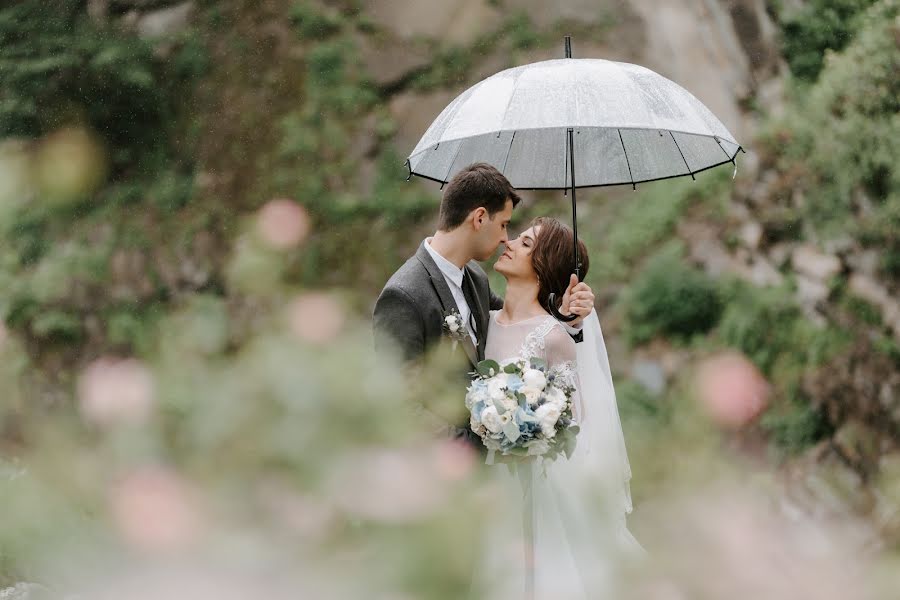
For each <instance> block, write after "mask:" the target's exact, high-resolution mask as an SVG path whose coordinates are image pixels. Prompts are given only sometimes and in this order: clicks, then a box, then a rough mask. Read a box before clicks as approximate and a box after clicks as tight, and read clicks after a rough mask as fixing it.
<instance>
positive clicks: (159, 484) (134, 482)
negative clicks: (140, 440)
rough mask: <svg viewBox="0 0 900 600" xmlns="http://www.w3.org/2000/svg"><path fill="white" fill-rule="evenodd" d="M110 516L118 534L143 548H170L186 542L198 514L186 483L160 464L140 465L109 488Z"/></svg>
mask: <svg viewBox="0 0 900 600" xmlns="http://www.w3.org/2000/svg"><path fill="white" fill-rule="evenodd" d="M111 504H112V513H113V519H114V520H115V523H116V526H117V527H118V529H119V532H120V533H121V534H122V537H123V538H124V539H125V540H126V541H127V542H128V543H129V544H131V545H133V546H134V547H136V548H138V549H141V550H147V551H172V550H179V549H183V548H185V547H186V546H188V545H190V544H191V543H192V542H193V541H194V540H195V539H196V537H197V535H198V533H199V530H200V516H199V512H198V510H197V507H196V504H195V502H194V501H193V499H192V498H191V494H190V493H189V491H188V487H187V484H186V483H185V482H184V481H183V480H182V479H181V478H180V477H179V476H178V475H177V474H176V473H174V472H172V471H171V470H169V469H166V468H163V467H144V468H142V469H139V470H137V471H134V472H132V473H129V474H128V475H127V476H125V478H124V479H123V480H122V481H120V482H119V483H118V484H117V485H115V486H114V487H113V488H112V493H111Z"/></svg>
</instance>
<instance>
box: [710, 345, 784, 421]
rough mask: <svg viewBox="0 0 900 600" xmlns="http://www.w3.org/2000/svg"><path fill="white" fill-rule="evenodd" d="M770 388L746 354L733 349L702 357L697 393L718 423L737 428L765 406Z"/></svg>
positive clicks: (757, 414)
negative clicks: (709, 356)
mask: <svg viewBox="0 0 900 600" xmlns="http://www.w3.org/2000/svg"><path fill="white" fill-rule="evenodd" d="M770 394H771V387H770V386H769V384H768V382H767V381H766V379H765V377H763V375H762V373H760V372H759V369H757V368H756V365H754V364H753V363H752V362H750V361H749V360H748V359H747V358H746V357H745V356H743V355H741V354H737V353H733V352H729V353H726V354H720V355H718V356H714V357H711V358H708V359H706V360H704V361H703V362H702V363H701V364H700V367H699V369H698V371H697V395H698V398H699V400H700V403H701V405H702V406H703V409H704V410H705V411H706V412H707V414H708V415H709V417H710V418H711V419H712V420H713V421H714V422H715V423H716V424H718V425H719V426H721V427H725V428H728V429H737V428H740V427H743V426H745V425H747V424H749V423H750V422H751V421H753V420H754V419H756V417H758V416H759V415H760V414H761V413H762V412H763V411H764V410H765V408H766V406H767V404H768V401H769V395H770Z"/></svg>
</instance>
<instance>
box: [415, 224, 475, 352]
mask: <svg viewBox="0 0 900 600" xmlns="http://www.w3.org/2000/svg"><path fill="white" fill-rule="evenodd" d="M416 258H417V259H418V260H419V262H420V263H422V266H423V267H425V270H426V271H427V272H428V277H429V278H430V279H431V285H432V286H433V287H434V291H435V292H437V296H438V299H439V300H440V303H441V311H442V312H443V313H444V314H445V315H446V314H447V313H448V312H450V310H451V309H456V310H457V311H459V307H458V306H457V305H456V300H454V299H453V293H452V292H451V291H450V287H449V286H448V285H447V280H445V279H444V274H443V273H441V270H440V269H439V268H438V266H437V265H436V264H435V263H434V259H432V258H431V255H430V254H428V250H426V249H425V242H422V244H421V245H419V249H418V250H417V251H416ZM469 308H470V309H472V307H469ZM472 310H474V309H472ZM476 314H477V313H476ZM443 326H444V324H443V323H441V329H442V330H443ZM480 326H481V324H480V321H479V327H480ZM479 331H480V330H479ZM478 345H479V347H480V346H481V339H480V337H479V343H478ZM460 346H462V347H463V350H465V352H466V356H468V357H469V362H471V363H472V366H473V367H474V366H477V365H478V356H479V352H478V349H477V348H476V347H475V344H473V343H472V340H471V339H469V338H468V336H467V337H466V339H464V340H463V341H462V342H460Z"/></svg>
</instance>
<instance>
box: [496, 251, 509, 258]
mask: <svg viewBox="0 0 900 600" xmlns="http://www.w3.org/2000/svg"><path fill="white" fill-rule="evenodd" d="M500 258H508V259H510V260H512V256H510V255H509V254H507V253H506V252H504V253H503V254H501V255H500ZM497 260H500V259H497Z"/></svg>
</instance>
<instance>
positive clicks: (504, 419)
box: [500, 412, 512, 425]
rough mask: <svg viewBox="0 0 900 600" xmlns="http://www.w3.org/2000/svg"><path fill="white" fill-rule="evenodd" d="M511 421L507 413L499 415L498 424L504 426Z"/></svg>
mask: <svg viewBox="0 0 900 600" xmlns="http://www.w3.org/2000/svg"><path fill="white" fill-rule="evenodd" d="M511 419H512V416H511V414H510V413H508V412H505V413H503V414H502V415H500V424H501V425H506V424H507V423H509V422H510V420H511Z"/></svg>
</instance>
